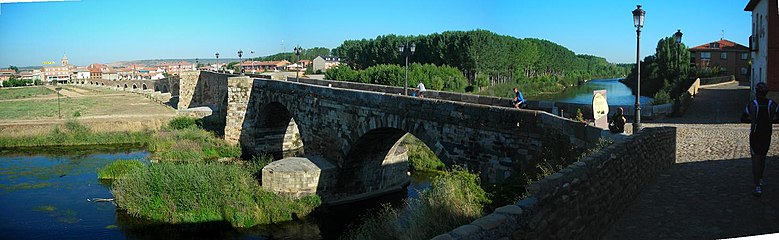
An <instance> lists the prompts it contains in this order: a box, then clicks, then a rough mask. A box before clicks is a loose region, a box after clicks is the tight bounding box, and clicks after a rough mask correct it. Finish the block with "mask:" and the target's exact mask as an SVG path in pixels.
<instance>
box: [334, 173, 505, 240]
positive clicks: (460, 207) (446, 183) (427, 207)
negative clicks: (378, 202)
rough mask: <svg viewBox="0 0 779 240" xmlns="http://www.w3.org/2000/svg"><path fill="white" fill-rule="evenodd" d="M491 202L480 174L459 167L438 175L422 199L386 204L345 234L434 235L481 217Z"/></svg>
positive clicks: (351, 236) (366, 236)
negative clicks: (399, 207)
mask: <svg viewBox="0 0 779 240" xmlns="http://www.w3.org/2000/svg"><path fill="white" fill-rule="evenodd" d="M489 202H490V200H489V199H487V194H486V192H484V190H483V189H482V188H481V187H480V186H479V177H478V176H477V175H476V174H473V173H470V172H468V171H467V170H464V169H463V168H459V167H456V168H454V169H453V170H452V171H451V172H446V173H444V174H442V175H440V176H438V177H436V178H435V179H434V180H433V183H432V186H431V187H430V188H429V189H426V190H424V191H422V192H421V193H420V195H419V198H418V199H410V200H406V203H405V205H404V208H403V209H402V210H400V212H399V211H396V210H393V209H391V208H389V207H386V206H385V208H384V210H382V211H380V212H379V213H377V214H376V215H373V216H370V217H369V218H368V220H366V221H364V222H363V223H362V224H361V225H360V226H356V227H354V228H352V229H350V230H349V231H347V233H346V234H345V236H344V238H345V239H430V238H432V237H435V236H436V235H439V234H442V233H445V232H448V231H450V230H452V229H454V228H456V227H459V226H461V225H464V224H468V223H470V222H471V221H473V220H475V219H477V218H479V217H481V216H482V208H483V207H484V205H485V204H488V203H489Z"/></svg>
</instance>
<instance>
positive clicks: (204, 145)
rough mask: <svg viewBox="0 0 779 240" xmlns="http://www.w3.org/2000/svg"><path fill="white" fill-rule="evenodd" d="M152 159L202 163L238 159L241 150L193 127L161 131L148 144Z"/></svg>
mask: <svg viewBox="0 0 779 240" xmlns="http://www.w3.org/2000/svg"><path fill="white" fill-rule="evenodd" d="M148 147H149V151H151V152H152V153H153V154H152V158H154V159H156V160H161V161H176V162H202V161H214V160H218V159H220V158H238V157H240V156H241V148H240V147H239V146H235V145H231V144H228V143H227V142H225V141H224V140H223V139H220V138H217V137H216V136H214V134H213V133H211V132H209V131H206V130H203V129H200V128H195V127H188V128H183V129H179V130H170V129H168V130H161V131H159V132H158V134H156V135H155V136H154V138H153V139H152V141H150V144H149V146H148Z"/></svg>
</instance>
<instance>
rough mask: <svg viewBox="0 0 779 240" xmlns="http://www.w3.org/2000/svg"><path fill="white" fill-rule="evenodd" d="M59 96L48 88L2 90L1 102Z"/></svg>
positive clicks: (0, 94)
mask: <svg viewBox="0 0 779 240" xmlns="http://www.w3.org/2000/svg"><path fill="white" fill-rule="evenodd" d="M47 96H51V97H54V96H57V95H55V92H54V91H52V90H50V89H48V88H46V87H22V88H0V100H8V99H23V98H31V97H47Z"/></svg>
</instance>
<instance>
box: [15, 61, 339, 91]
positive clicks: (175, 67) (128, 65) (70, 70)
mask: <svg viewBox="0 0 779 240" xmlns="http://www.w3.org/2000/svg"><path fill="white" fill-rule="evenodd" d="M138 62H144V63H138ZM339 64H341V60H340V58H338V57H333V56H317V57H315V58H314V59H311V60H308V59H301V60H298V61H296V62H295V63H292V62H290V61H288V60H278V61H255V60H251V59H249V60H246V59H244V60H239V59H225V60H223V61H221V62H220V60H219V59H208V60H204V61H203V62H201V61H200V60H199V59H195V62H190V61H185V60H170V61H128V62H116V63H111V64H102V63H92V64H89V65H87V66H77V65H72V64H70V61H69V59H68V56H67V54H63V56H62V58H61V59H60V64H59V65H56V64H47V65H44V66H42V67H40V68H37V67H32V68H31V67H27V68H22V69H19V68H16V67H11V68H9V69H2V70H0V86H3V85H2V83H3V82H4V81H7V80H11V79H19V80H24V81H28V82H30V83H31V84H32V83H35V84H55V83H68V82H69V81H70V80H73V79H104V80H159V79H163V78H166V77H168V76H178V75H180V74H181V72H183V71H194V70H200V71H215V72H219V71H223V72H226V73H231V74H233V73H237V72H238V71H241V72H243V73H246V74H254V75H257V76H259V77H266V78H269V79H286V77H288V76H295V75H296V74H299V75H303V76H305V75H306V73H309V74H308V75H314V74H315V73H316V74H320V75H321V74H322V72H324V71H325V70H327V69H329V68H332V67H334V66H337V65H339ZM12 68H16V69H12ZM309 77H314V78H321V76H309Z"/></svg>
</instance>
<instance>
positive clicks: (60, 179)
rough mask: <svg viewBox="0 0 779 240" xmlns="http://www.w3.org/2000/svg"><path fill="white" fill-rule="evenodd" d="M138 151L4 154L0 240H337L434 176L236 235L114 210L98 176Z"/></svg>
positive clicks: (106, 187) (238, 231) (143, 153)
mask: <svg viewBox="0 0 779 240" xmlns="http://www.w3.org/2000/svg"><path fill="white" fill-rule="evenodd" d="M148 156H149V153H148V152H146V151H143V150H138V149H117V148H112V149H110V150H109V149H104V150H98V151H88V152H76V153H73V151H69V153H67V154H64V153H46V154H41V153H36V152H35V151H32V152H27V153H19V152H16V153H2V154H1V155H0V239H123V238H135V239H171V238H190V239H224V238H230V239H279V238H284V239H334V238H338V237H339V236H340V235H341V234H342V233H343V232H344V231H345V229H346V228H347V227H348V226H349V225H351V224H355V223H358V222H359V220H360V218H361V217H363V215H364V214H366V213H367V212H373V211H374V210H375V209H379V208H380V207H381V204H383V203H389V204H391V205H392V206H394V207H399V206H400V205H401V204H402V202H403V200H404V199H406V198H407V197H411V198H415V197H416V196H418V192H419V191H421V190H422V189H426V188H428V187H429V186H430V179H431V178H432V176H427V175H423V174H413V175H412V183H411V185H409V186H408V187H407V189H406V191H402V192H397V193H394V194H389V195H385V196H381V197H379V198H374V199H370V200H366V201H361V202H357V203H352V204H346V205H341V206H336V207H330V208H323V209H321V210H317V211H315V212H314V213H313V214H311V215H310V216H308V217H306V218H304V219H302V220H299V221H293V222H286V223H281V224H273V225H263V226H256V227H253V228H250V229H233V228H231V227H229V225H227V226H224V225H218V226H198V225H196V226H181V225H166V224H155V223H151V222H149V221H146V220H143V219H138V218H134V217H131V216H129V215H127V214H126V213H124V212H123V211H121V210H117V209H116V207H115V206H114V205H113V203H111V202H93V201H88V200H87V199H92V198H112V195H111V191H110V185H109V184H108V183H101V182H100V181H98V179H97V170H98V169H100V168H102V167H103V166H105V165H108V164H109V163H111V162H113V161H115V160H118V159H147V158H148Z"/></svg>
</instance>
